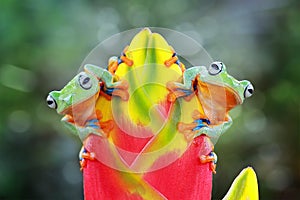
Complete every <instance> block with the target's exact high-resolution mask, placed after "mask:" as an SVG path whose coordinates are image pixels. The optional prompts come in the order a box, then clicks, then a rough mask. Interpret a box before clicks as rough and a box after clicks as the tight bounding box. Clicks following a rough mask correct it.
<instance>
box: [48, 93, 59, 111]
mask: <svg viewBox="0 0 300 200" xmlns="http://www.w3.org/2000/svg"><path fill="white" fill-rule="evenodd" d="M47 105H48V107H49V108H53V109H56V108H57V103H56V101H55V99H54V98H53V97H52V96H51V94H49V95H48V96H47Z"/></svg>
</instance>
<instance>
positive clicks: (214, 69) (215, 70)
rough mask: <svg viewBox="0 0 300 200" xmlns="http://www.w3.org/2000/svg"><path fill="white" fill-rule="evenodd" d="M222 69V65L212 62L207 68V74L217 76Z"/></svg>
mask: <svg viewBox="0 0 300 200" xmlns="http://www.w3.org/2000/svg"><path fill="white" fill-rule="evenodd" d="M222 69H223V63H221V62H213V63H211V65H210V66H209V67H208V73H209V74H210V75H213V76H214V75H217V74H219V73H220V72H221V71H222Z"/></svg>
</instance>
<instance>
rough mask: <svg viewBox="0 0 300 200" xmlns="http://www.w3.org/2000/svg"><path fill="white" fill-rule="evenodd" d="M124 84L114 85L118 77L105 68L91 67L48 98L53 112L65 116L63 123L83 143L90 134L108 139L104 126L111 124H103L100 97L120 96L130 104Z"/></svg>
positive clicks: (120, 82)
mask: <svg viewBox="0 0 300 200" xmlns="http://www.w3.org/2000/svg"><path fill="white" fill-rule="evenodd" d="M126 89H127V84H126V83H124V81H116V82H115V81H114V76H113V75H112V74H111V73H110V72H109V71H107V70H106V69H103V68H101V67H97V66H95V65H91V64H87V65H85V66H84V71H83V72H80V73H79V74H77V75H76V76H75V77H74V78H73V79H72V80H71V81H70V82H69V83H68V84H67V85H66V86H65V87H64V88H63V89H61V90H60V91H52V92H50V93H49V95H48V97H47V104H48V106H49V107H50V108H53V109H56V111H57V113H59V114H62V115H64V117H63V118H62V122H63V123H64V124H65V125H66V127H68V128H69V129H70V130H71V131H72V132H73V133H74V134H76V135H78V136H79V137H80V139H81V140H82V141H84V139H85V138H86V137H87V136H88V135H89V134H96V135H99V136H106V135H107V133H106V132H105V131H103V127H102V126H106V127H107V126H109V123H105V122H99V120H100V119H101V118H102V116H101V113H100V112H98V110H95V104H96V101H97V99H98V96H99V93H100V92H101V91H102V92H103V93H104V94H106V95H107V96H111V95H116V96H120V97H121V98H122V99H124V100H126V99H127V98H128V92H127V91H126Z"/></svg>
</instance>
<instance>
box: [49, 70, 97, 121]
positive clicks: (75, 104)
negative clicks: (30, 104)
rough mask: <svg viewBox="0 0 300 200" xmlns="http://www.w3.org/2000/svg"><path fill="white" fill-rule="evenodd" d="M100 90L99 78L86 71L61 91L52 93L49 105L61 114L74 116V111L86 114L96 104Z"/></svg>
mask: <svg viewBox="0 0 300 200" xmlns="http://www.w3.org/2000/svg"><path fill="white" fill-rule="evenodd" d="M99 90H100V86H99V80H98V78H97V77H96V76H95V75H94V73H90V72H89V71H88V70H86V69H85V71H84V72H80V73H79V74H77V75H76V76H75V77H74V78H73V79H72V80H71V81H70V82H69V83H68V84H67V85H66V86H65V87H64V88H63V89H61V90H60V91H52V92H50V93H49V95H48V97H47V104H48V106H49V107H50V108H53V109H56V111H57V113H59V114H63V115H71V116H72V115H73V113H74V110H76V113H80V112H85V110H86V109H87V108H88V107H90V105H91V104H92V103H95V98H97V97H98V93H99Z"/></svg>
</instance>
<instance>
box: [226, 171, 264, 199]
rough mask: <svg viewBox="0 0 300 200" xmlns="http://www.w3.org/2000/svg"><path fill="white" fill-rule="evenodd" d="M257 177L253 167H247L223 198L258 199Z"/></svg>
mask: <svg viewBox="0 0 300 200" xmlns="http://www.w3.org/2000/svg"><path fill="white" fill-rule="evenodd" d="M257 199H259V198H258V185H257V178H256V174H255V172H254V170H253V169H252V167H247V168H245V169H243V171H242V172H241V173H240V174H239V175H238V176H237V177H236V178H235V180H234V181H233V183H232V185H231V187H230V189H229V191H228V193H227V194H226V195H225V197H224V198H223V200H257Z"/></svg>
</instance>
